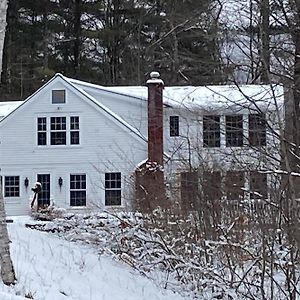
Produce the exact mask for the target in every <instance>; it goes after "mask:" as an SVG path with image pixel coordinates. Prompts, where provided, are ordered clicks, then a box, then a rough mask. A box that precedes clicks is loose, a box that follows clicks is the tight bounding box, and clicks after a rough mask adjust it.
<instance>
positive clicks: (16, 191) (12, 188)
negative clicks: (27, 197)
mask: <svg viewBox="0 0 300 300" xmlns="http://www.w3.org/2000/svg"><path fill="white" fill-rule="evenodd" d="M4 197H20V177H19V176H5V177H4Z"/></svg>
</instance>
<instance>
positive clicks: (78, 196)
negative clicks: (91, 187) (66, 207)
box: [70, 174, 86, 206]
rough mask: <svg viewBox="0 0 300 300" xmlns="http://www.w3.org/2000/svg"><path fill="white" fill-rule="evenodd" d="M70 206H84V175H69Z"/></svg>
mask: <svg viewBox="0 0 300 300" xmlns="http://www.w3.org/2000/svg"><path fill="white" fill-rule="evenodd" d="M70 206H86V174H70Z"/></svg>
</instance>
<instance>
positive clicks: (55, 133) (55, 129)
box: [50, 117, 67, 145]
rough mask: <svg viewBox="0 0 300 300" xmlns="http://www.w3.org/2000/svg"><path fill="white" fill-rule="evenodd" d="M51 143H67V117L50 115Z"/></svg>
mask: <svg viewBox="0 0 300 300" xmlns="http://www.w3.org/2000/svg"><path fill="white" fill-rule="evenodd" d="M50 128H51V133H50V144H51V145H66V144H67V134H66V117H50Z"/></svg>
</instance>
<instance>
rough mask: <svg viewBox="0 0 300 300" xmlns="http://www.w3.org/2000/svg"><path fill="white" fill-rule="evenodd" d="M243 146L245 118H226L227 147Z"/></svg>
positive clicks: (239, 116)
mask: <svg viewBox="0 0 300 300" xmlns="http://www.w3.org/2000/svg"><path fill="white" fill-rule="evenodd" d="M241 146H243V116H242V115H237V116H226V147H241Z"/></svg>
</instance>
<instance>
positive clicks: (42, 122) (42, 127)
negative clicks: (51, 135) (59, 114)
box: [37, 117, 47, 146]
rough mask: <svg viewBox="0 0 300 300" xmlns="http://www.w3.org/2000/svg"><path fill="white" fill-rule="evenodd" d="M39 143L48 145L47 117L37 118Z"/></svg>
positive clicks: (39, 144)
mask: <svg viewBox="0 0 300 300" xmlns="http://www.w3.org/2000/svg"><path fill="white" fill-rule="evenodd" d="M37 144H38V146H45V145H47V118H46V117H41V118H37Z"/></svg>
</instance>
